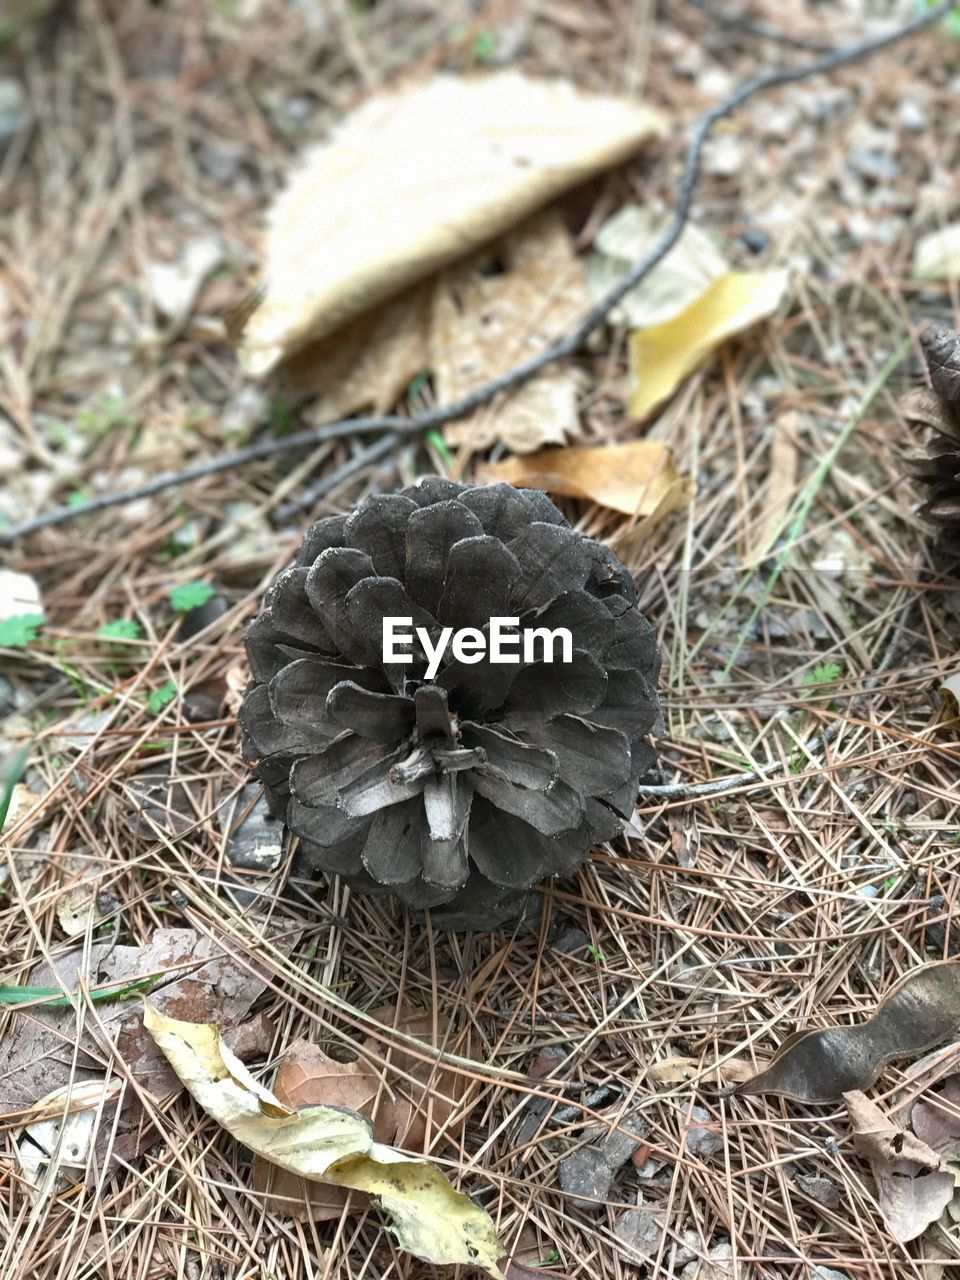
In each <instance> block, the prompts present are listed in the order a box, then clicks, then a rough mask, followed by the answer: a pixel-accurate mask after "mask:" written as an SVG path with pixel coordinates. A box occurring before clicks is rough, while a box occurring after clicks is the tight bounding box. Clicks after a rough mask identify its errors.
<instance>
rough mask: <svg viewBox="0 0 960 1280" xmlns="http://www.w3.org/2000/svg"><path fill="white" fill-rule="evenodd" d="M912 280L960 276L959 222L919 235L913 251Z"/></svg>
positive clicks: (949, 278) (943, 278)
mask: <svg viewBox="0 0 960 1280" xmlns="http://www.w3.org/2000/svg"><path fill="white" fill-rule="evenodd" d="M913 278H914V280H956V279H958V278H960V222H953V223H951V224H950V225H949V226H946V227H941V228H940V229H939V230H937V231H931V232H930V234H929V235H925V236H921V237H920V239H919V240H918V241H917V243H916V246H915V248H914V251H913Z"/></svg>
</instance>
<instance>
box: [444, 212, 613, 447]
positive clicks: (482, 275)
mask: <svg viewBox="0 0 960 1280" xmlns="http://www.w3.org/2000/svg"><path fill="white" fill-rule="evenodd" d="M491 264H492V265H495V266H497V267H502V268H503V269H502V270H497V271H496V272H494V273H493V274H491V272H490V266H491ZM588 305H589V302H588V296H587V285H586V275H585V271H584V267H583V263H582V262H581V261H580V260H579V259H578V258H577V256H576V254H575V253H574V246H573V241H572V240H571V238H570V234H569V232H568V231H567V229H566V227H565V226H564V224H563V221H562V219H561V218H560V215H559V214H558V213H556V212H554V211H547V212H546V213H542V214H540V215H538V216H537V217H536V218H534V219H532V220H531V221H530V222H528V223H526V224H525V225H524V226H523V227H520V228H518V229H517V230H516V231H515V232H513V233H511V234H510V235H509V236H506V237H505V238H504V240H503V241H502V242H501V244H499V245H497V246H496V248H495V250H493V251H488V252H485V253H482V254H478V255H476V256H474V257H473V258H471V259H469V260H468V261H466V262H462V263H458V264H457V265H456V266H452V267H448V268H447V269H446V271H443V272H441V274H440V277H439V280H438V281H437V288H436V292H435V294H434V300H433V316H432V323H431V337H430V345H431V359H430V364H431V366H432V368H433V371H434V377H435V380H436V389H437V397H438V399H439V400H440V403H441V404H449V403H450V402H451V401H453V400H458V399H459V398H460V397H461V396H464V395H466V394H467V393H468V392H469V391H472V390H473V389H474V388H475V387H478V386H479V385H480V384H481V383H483V382H486V381H487V380H488V379H489V378H491V377H494V376H495V375H496V374H499V373H505V372H506V371H507V370H508V369H510V368H512V367H513V366H514V365H516V364H519V363H520V362H521V361H523V360H526V359H528V358H529V357H530V356H533V355H536V354H537V353H538V352H539V351H542V350H543V348H544V347H546V346H548V345H549V344H550V342H551V341H553V340H554V339H556V338H558V337H560V336H561V335H562V333H563V332H564V330H565V329H567V328H569V326H570V325H571V324H572V323H574V321H576V320H577V319H579V318H580V316H582V315H583V313H584V312H585V311H586V310H587V307H588ZM579 385H580V383H579V375H578V373H577V371H576V370H575V369H574V368H572V367H570V366H569V365H559V366H553V367H552V368H549V369H544V370H543V371H542V372H540V373H538V374H536V375H535V376H534V377H532V378H528V379H527V381H526V382H524V383H523V384H522V385H521V386H519V387H517V388H516V390H514V391H511V392H509V393H508V394H507V395H506V396H505V397H502V398H501V399H500V400H498V401H496V402H494V403H493V404H492V405H488V406H484V407H483V408H482V409H479V410H478V411H477V412H476V413H475V414H474V415H473V417H472V418H468V419H466V420H465V421H463V422H455V423H452V424H451V425H450V426H448V427H447V428H445V430H444V436H445V437H446V439H447V440H448V441H449V442H450V443H451V444H454V445H461V444H466V445H468V446H469V448H470V449H471V450H479V449H486V448H489V446H490V445H492V444H493V443H494V441H495V440H502V441H503V443H504V444H505V445H506V446H507V448H508V449H510V450H512V452H514V453H530V452H532V451H533V450H535V449H540V448H542V446H543V445H545V444H563V443H564V442H565V441H566V440H567V438H568V437H570V436H576V435H579V434H580V424H579V420H578V417H577V395H578V391H579Z"/></svg>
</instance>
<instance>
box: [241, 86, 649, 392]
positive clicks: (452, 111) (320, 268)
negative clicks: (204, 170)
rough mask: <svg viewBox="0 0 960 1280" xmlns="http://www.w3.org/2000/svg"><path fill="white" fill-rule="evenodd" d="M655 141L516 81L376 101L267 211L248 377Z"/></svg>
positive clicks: (624, 115) (614, 103) (616, 117)
mask: <svg viewBox="0 0 960 1280" xmlns="http://www.w3.org/2000/svg"><path fill="white" fill-rule="evenodd" d="M662 130H663V125H662V123H661V120H660V118H659V117H658V116H656V115H655V114H654V113H653V112H651V111H648V110H647V109H646V108H644V107H641V106H638V105H637V104H636V103H633V102H629V101H627V100H625V99H616V98H610V97H601V96H598V95H596V94H588V93H583V92H581V91H580V90H578V89H576V88H574V87H573V86H572V85H570V84H567V83H565V82H563V81H545V80H534V79H530V78H528V77H526V76H524V75H522V74H521V73H519V72H517V71H502V72H496V73H494V74H490V75H481V76H470V77H466V76H453V75H438V76H436V77H434V78H433V79H432V80H430V81H429V82H428V83H426V84H423V85H418V86H416V87H414V88H412V89H407V90H403V91H400V92H396V93H389V94H382V95H380V96H378V97H376V98H374V99H372V100H371V101H369V102H368V103H366V104H364V106H362V107H361V108H360V109H359V110H358V111H356V112H354V113H353V115H352V116H350V117H349V118H348V119H347V120H346V121H345V122H344V124H343V125H342V126H341V127H340V128H339V129H338V130H337V131H336V132H335V133H334V135H333V137H332V138H331V139H330V141H328V142H326V143H324V144H323V145H322V146H320V147H319V148H317V149H316V150H315V151H314V152H313V153H312V154H311V155H310V156H309V157H308V158H307V160H306V161H305V163H304V165H303V167H302V168H301V170H300V172H299V173H298V174H297V175H295V177H294V178H293V180H292V181H291V183H290V186H289V187H288V189H287V190H286V191H285V192H284V194H283V195H282V196H281V197H280V199H279V200H278V201H277V203H276V204H275V206H274V208H273V210H272V212H271V215H270V223H269V228H268V232H267V242H266V262H265V264H264V271H263V288H262V295H261V297H260V300H259V302H258V304H257V305H256V306H255V307H254V309H253V311H252V314H251V315H250V316H249V318H248V319H247V322H246V325H245V328H244V331H243V337H242V343H241V352H240V354H241V359H242V361H243V363H244V365H245V366H246V368H247V370H248V371H249V372H251V373H254V374H264V373H267V372H268V371H269V370H270V369H271V368H273V366H274V365H276V364H277V363H278V361H279V360H280V359H282V358H283V356H285V355H287V354H289V353H291V352H293V351H295V350H297V349H298V348H300V347H302V346H304V345H305V344H306V343H307V342H308V341H310V340H311V339H313V338H319V337H321V336H323V335H324V334H327V333H332V332H333V331H334V330H335V329H338V328H339V327H340V326H341V325H342V324H344V323H345V322H346V321H347V320H349V319H351V318H352V317H354V316H356V315H359V314H360V313H361V312H363V311H366V310H368V309H370V308H372V307H373V306H375V305H376V304H377V303H379V302H382V301H384V300H385V299H386V298H389V297H391V296H392V295H393V294H395V293H397V292H398V291H399V290H400V289H402V288H404V287H405V286H406V285H409V284H413V283H414V282H415V281H417V280H420V279H423V277H425V276H427V275H429V274H431V273H432V272H434V271H437V270H438V269H439V268H440V267H443V266H445V265H446V264H447V263H450V262H454V261H456V260H457V259H459V258H462V257H463V256H464V254H465V253H469V252H470V251H471V250H473V249H475V248H477V247H479V246H480V245H481V244H485V243H487V242H488V241H489V240H491V239H492V238H494V237H496V236H498V235H500V234H502V233H503V232H504V231H506V230H508V229H509V228H510V227H512V226H514V225H516V223H517V222H519V221H520V220H522V219H523V218H524V217H525V216H527V215H528V214H530V213H532V212H533V211H534V210H536V209H538V208H540V207H542V206H543V205H545V204H547V203H548V202H549V201H550V200H551V199H553V197H555V196H557V195H558V194H559V193H560V192H562V191H565V190H566V189H567V188H569V187H571V186H574V185H576V184H578V183H581V182H583V181H584V180H585V179H586V178H587V177H589V176H590V174H592V173H597V172H600V171H601V170H603V169H605V168H608V167H609V166H611V165H614V164H617V163H619V162H620V161H622V160H625V159H626V158H627V157H628V156H629V155H631V154H633V153H634V152H635V151H637V150H638V149H639V148H640V147H641V146H642V145H643V144H644V143H645V142H647V141H648V140H649V139H650V138H651V137H654V136H656V135H657V134H659V133H661V132H662ZM425 156H427V157H429V165H428V166H425V165H424V157H425Z"/></svg>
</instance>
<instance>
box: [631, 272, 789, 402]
mask: <svg viewBox="0 0 960 1280" xmlns="http://www.w3.org/2000/svg"><path fill="white" fill-rule="evenodd" d="M787 279H788V277H787V273H786V272H785V271H729V272H727V274H726V275H723V276H720V277H719V278H718V279H717V280H714V281H713V283H712V284H711V285H709V286H708V287H707V288H706V289H705V290H704V291H703V293H702V294H700V296H699V297H698V298H696V299H695V300H694V301H693V302H692V303H690V305H689V306H688V307H686V308H685V309H684V310H683V311H681V312H680V313H679V314H678V315H675V316H674V317H673V318H672V319H670V320H666V321H664V322H663V323H662V324H655V325H651V326H650V327H649V328H646V329H639V330H638V331H637V332H636V333H632V334H631V335H630V375H631V387H632V390H631V392H630V399H629V408H630V413H631V414H632V415H633V416H634V417H635V418H645V417H647V415H648V414H649V413H651V412H652V410H653V409H655V408H656V407H657V405H658V404H660V403H661V402H662V401H663V400H666V398H667V397H668V396H670V395H672V394H673V392H674V391H675V390H676V388H677V387H678V386H679V385H680V383H681V382H682V381H683V379H684V378H685V377H686V376H687V374H688V373H691V372H692V371H693V370H694V369H695V368H696V367H697V365H699V364H700V363H701V361H702V360H703V359H704V358H705V357H706V356H707V355H709V354H710V352H711V351H713V350H714V348H716V347H718V346H720V344H721V343H723V342H726V340H727V339H728V338H732V337H733V336H734V335H735V334H738V333H742V332H743V331H744V330H745V329H749V328H751V327H752V326H753V325H755V324H757V323H759V321H761V320H765V319H767V318H768V317H769V316H771V315H773V313H774V312H775V311H776V309H777V307H779V305H780V302H781V300H782V299H783V296H784V293H785V292H786V288H787Z"/></svg>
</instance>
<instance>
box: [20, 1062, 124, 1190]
mask: <svg viewBox="0 0 960 1280" xmlns="http://www.w3.org/2000/svg"><path fill="white" fill-rule="evenodd" d="M122 1088H123V1086H122V1084H121V1082H120V1081H119V1080H115V1079H114V1080H107V1081H103V1080H101V1081H96V1080H91V1081H88V1082H86V1083H85V1084H77V1083H73V1084H68V1085H65V1086H64V1087H63V1088H61V1089H54V1090H53V1092H52V1093H48V1094H47V1096H46V1097H45V1098H41V1099H40V1100H39V1101H38V1102H37V1103H36V1104H35V1105H34V1106H33V1107H32V1108H31V1110H30V1113H29V1117H28V1118H29V1119H30V1122H29V1124H26V1125H24V1127H23V1128H22V1129H21V1130H19V1131H18V1132H17V1133H16V1134H15V1135H14V1151H15V1152H16V1156H17V1162H18V1163H19V1165H20V1167H21V1169H22V1170H23V1174H24V1177H25V1179H26V1181H27V1182H28V1183H29V1184H30V1186H31V1187H32V1188H33V1189H34V1192H35V1193H36V1194H37V1195H39V1196H42V1197H43V1198H46V1197H47V1196H50V1195H52V1194H53V1193H54V1192H56V1191H57V1190H58V1189H62V1188H63V1186H64V1185H67V1186H69V1185H70V1184H71V1183H76V1182H82V1181H83V1177H84V1172H85V1170H86V1167H87V1161H88V1159H89V1157H90V1151H91V1148H92V1146H93V1142H94V1139H95V1136H96V1133H97V1128H98V1125H102V1124H103V1122H104V1121H106V1122H107V1125H108V1126H109V1125H110V1124H111V1123H112V1121H113V1104H115V1103H116V1101H117V1099H118V1098H119V1096H120V1094H121V1092H122ZM33 1116H36V1117H37V1118H36V1119H32V1118H30V1117H33Z"/></svg>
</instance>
